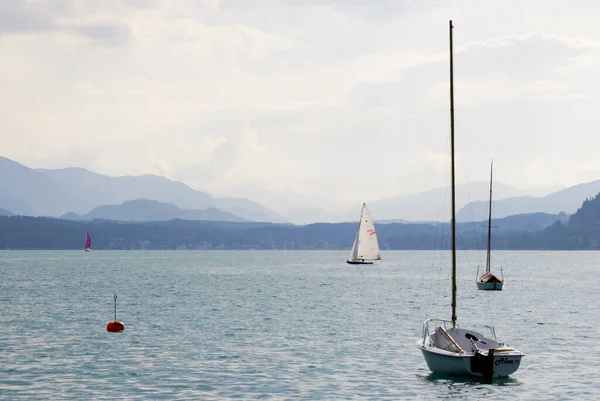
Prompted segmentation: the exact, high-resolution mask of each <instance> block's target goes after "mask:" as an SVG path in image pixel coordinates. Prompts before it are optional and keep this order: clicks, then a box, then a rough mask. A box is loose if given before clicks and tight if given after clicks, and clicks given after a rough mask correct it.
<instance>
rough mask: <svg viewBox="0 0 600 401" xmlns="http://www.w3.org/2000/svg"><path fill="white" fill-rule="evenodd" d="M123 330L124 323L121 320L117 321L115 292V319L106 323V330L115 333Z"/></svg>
mask: <svg viewBox="0 0 600 401" xmlns="http://www.w3.org/2000/svg"><path fill="white" fill-rule="evenodd" d="M123 330H125V325H124V324H123V322H119V321H118V320H117V294H115V320H114V321H113V322H108V324H107V325H106V331H110V332H112V333H115V332H118V331H123Z"/></svg>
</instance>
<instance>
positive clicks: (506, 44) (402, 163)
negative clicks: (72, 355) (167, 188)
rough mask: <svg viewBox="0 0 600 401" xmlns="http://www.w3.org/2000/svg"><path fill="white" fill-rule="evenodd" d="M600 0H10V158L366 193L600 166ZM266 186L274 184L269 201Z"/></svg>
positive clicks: (199, 182) (582, 172) (512, 179)
mask: <svg viewBox="0 0 600 401" xmlns="http://www.w3.org/2000/svg"><path fill="white" fill-rule="evenodd" d="M598 15H600V2H597V1H594V0H587V1H586V0H582V1H568V2H567V1H559V0H547V1H542V0H539V1H534V0H530V1H511V0H503V1H493V2H492V1H481V0H473V1H467V0H465V1H452V2H451V1H442V0H431V1H427V0H418V1H417V0H412V1H409V0H405V1H403V0H375V1H362V0H337V1H336V0H320V1H317V0H305V1H302V0H262V1H261V0H206V1H202V0H200V1H199V0H194V1H191V0H190V1H186V0H164V1H161V0H121V1H119V0H89V1H85V0H56V1H41V0H38V1H33V0H32V1H24V0H22V1H16V0H1V1H0V57H1V60H2V61H1V62H0V87H1V88H2V89H1V90H0V135H1V141H2V147H1V150H0V152H1V155H3V156H6V157H8V158H11V159H13V160H16V161H18V162H21V163H23V164H25V165H27V166H29V167H34V168H37V167H46V168H63V167H69V166H79V167H85V168H88V169H90V170H93V171H95V172H99V173H104V174H109V175H126V174H159V175H165V176H167V177H169V178H171V179H175V180H180V181H183V182H185V183H187V184H189V185H190V186H192V187H194V188H196V189H200V190H205V191H208V192H209V193H212V194H215V195H223V194H233V195H238V196H243V195H247V196H249V197H252V198H257V197H259V198H260V197H263V198H265V197H267V195H265V194H266V193H267V192H264V191H263V192H262V195H260V194H258V195H257V191H258V189H261V191H262V189H264V190H265V191H267V190H268V191H277V192H279V191H287V194H288V196H291V195H294V194H296V193H297V194H298V199H322V200H327V201H329V202H333V203H338V204H344V205H351V204H354V203H356V202H362V201H363V200H366V201H368V200H375V199H380V198H385V197H389V196H393V195H397V194H400V193H405V192H416V191H421V190H426V189H430V188H434V187H438V186H440V185H442V184H444V183H447V180H446V181H444V179H445V178H446V175H447V174H446V172H447V171H448V166H447V165H448V161H447V160H448V151H449V144H448V142H449V105H448V103H449V100H448V20H449V19H453V20H454V25H455V29H454V44H455V49H456V51H455V98H456V135H457V152H458V170H457V175H458V176H459V180H463V181H465V180H466V181H467V182H469V181H484V180H487V179H488V174H489V162H490V160H491V159H492V158H493V159H495V166H496V171H495V177H496V178H497V180H498V181H501V182H503V183H504V184H508V185H512V186H514V187H517V188H522V189H525V188H540V187H546V186H556V185H558V184H560V185H565V186H570V185H574V184H577V183H580V182H586V181H591V180H595V179H600V147H599V145H600V135H599V133H598V128H597V127H598V119H599V118H600V112H598V111H599V110H600V102H599V100H598V99H599V98H598V93H599V89H600V88H599V86H600V81H599V79H598V77H599V72H600V24H599V23H598V21H597V16H598ZM257 200H259V201H263V199H257Z"/></svg>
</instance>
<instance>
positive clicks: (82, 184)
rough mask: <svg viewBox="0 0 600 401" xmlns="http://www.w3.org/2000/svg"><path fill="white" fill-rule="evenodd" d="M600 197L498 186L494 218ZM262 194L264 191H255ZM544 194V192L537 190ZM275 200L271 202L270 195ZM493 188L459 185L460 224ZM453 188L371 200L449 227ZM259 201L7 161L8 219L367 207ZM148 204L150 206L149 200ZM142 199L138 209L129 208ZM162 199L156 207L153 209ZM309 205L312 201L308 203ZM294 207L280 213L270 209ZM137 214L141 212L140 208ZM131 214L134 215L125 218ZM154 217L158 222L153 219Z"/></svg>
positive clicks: (325, 211)
mask: <svg viewBox="0 0 600 401" xmlns="http://www.w3.org/2000/svg"><path fill="white" fill-rule="evenodd" d="M598 192H600V180H597V181H592V182H588V183H582V184H579V185H575V186H572V187H569V188H565V189H561V190H559V191H556V192H553V193H550V194H547V195H545V196H530V195H529V194H528V193H527V192H526V191H523V190H519V189H516V188H513V187H511V186H508V185H504V184H502V183H499V182H496V183H494V202H493V216H494V218H500V217H506V216H511V215H517V214H530V213H538V212H540V213H548V214H559V213H561V212H564V213H567V214H572V213H574V212H575V211H576V210H577V208H578V207H579V206H580V205H581V203H582V202H583V201H584V200H585V199H587V198H589V197H592V196H594V195H595V194H597V193H598ZM248 193H249V194H252V196H253V197H254V195H256V196H258V195H259V194H260V193H261V190H260V188H259V186H258V185H256V186H254V187H253V189H252V188H248ZM537 193H538V194H539V191H538V192H537ZM267 195H269V196H267ZM488 196H489V183H486V182H475V183H471V184H469V185H468V186H467V185H459V186H458V187H457V198H456V201H457V208H458V209H460V210H459V212H458V213H457V221H460V222H468V221H478V220H485V219H486V217H487V213H488V211H487V210H488V209H487V208H488ZM449 197H450V191H449V188H447V187H445V188H436V189H432V190H428V191H423V192H418V193H404V194H400V195H398V196H394V197H390V198H386V199H380V200H369V199H366V201H368V204H369V208H370V209H371V212H372V214H373V217H374V219H375V221H411V222H428V221H429V222H431V221H448V220H449V213H448V212H449V209H450V208H449V204H450V199H449ZM259 199H260V200H261V201H262V202H263V203H264V204H265V205H267V207H265V206H263V204H260V203H258V202H255V201H253V200H250V199H247V198H244V197H231V196H228V197H214V196H212V195H210V194H208V193H206V192H202V191H198V190H195V189H193V188H191V187H189V186H188V185H186V184H184V183H182V182H178V181H172V180H170V179H168V178H165V177H161V176H156V175H141V176H121V177H110V176H107V175H103V174H98V173H95V172H92V171H89V170H86V169H83V168H77V167H69V168H64V169H32V168H29V167H26V166H24V165H22V164H20V163H17V162H15V161H13V160H10V159H7V158H5V157H0V209H4V212H2V213H3V214H5V215H6V214H9V213H12V214H17V215H26V216H53V217H59V216H64V217H65V218H68V219H88V218H94V217H96V218H106V219H115V220H124V221H131V219H133V218H134V217H133V216H136V217H135V219H142V220H136V221H147V219H152V220H154V219H158V218H159V217H160V218H184V219H209V220H213V219H219V220H220V221H240V222H241V221H255V222H270V223H287V222H292V223H295V224H309V223H314V222H332V223H333V222H352V221H356V220H358V217H359V213H360V205H356V207H352V208H350V209H348V210H345V211H343V210H342V211H341V212H332V210H340V207H339V206H338V207H337V208H335V207H334V206H333V205H331V204H327V203H325V202H324V203H323V207H320V206H315V205H314V203H313V202H311V200H310V198H309V197H306V196H303V195H298V197H297V199H295V200H294V193H293V192H290V191H279V192H277V191H271V192H264V193H262V196H260V197H259ZM141 200H145V201H144V202H142V201H141ZM130 201H135V202H134V203H128V202H130ZM151 201H154V202H155V203H152V202H151ZM302 202H307V203H306V204H303V203H302ZM271 205H277V206H278V207H282V208H283V207H284V206H285V207H286V208H287V209H286V210H281V209H277V211H274V210H273V209H271V208H270V207H269V206H271ZM99 207H103V208H101V209H97V208H99ZM135 208H140V209H139V210H137V209H136V211H135V212H134V211H133V209H135ZM125 210H129V213H130V214H129V215H128V213H126V212H124V211H125ZM153 215H154V218H153Z"/></svg>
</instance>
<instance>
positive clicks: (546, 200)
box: [456, 180, 600, 222]
mask: <svg viewBox="0 0 600 401" xmlns="http://www.w3.org/2000/svg"><path fill="white" fill-rule="evenodd" d="M598 192H600V180H596V181H592V182H588V183H583V184H578V185H575V186H572V187H569V188H565V189H562V190H560V191H557V192H554V193H551V194H550V195H546V196H543V197H533V196H519V197H513V198H506V199H501V200H494V201H493V203H492V215H493V216H494V218H502V217H507V216H512V215H516V214H526V213H550V214H558V213H560V212H564V213H567V214H573V213H575V211H577V209H578V208H579V207H580V206H581V204H582V202H583V201H584V200H585V199H587V198H590V197H594V196H595V195H596V194H597V193H598ZM488 207H489V203H488V201H476V202H471V203H469V204H467V205H465V206H464V207H463V208H461V209H460V210H459V212H458V213H457V214H456V220H457V221H463V222H464V221H473V220H475V221H477V220H484V219H485V218H486V217H487V215H488V213H489V212H488Z"/></svg>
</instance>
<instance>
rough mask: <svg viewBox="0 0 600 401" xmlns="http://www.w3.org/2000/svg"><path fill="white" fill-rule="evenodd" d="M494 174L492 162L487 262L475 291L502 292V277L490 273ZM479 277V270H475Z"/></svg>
mask: <svg viewBox="0 0 600 401" xmlns="http://www.w3.org/2000/svg"><path fill="white" fill-rule="evenodd" d="M493 173H494V161H493V160H492V165H491V167H490V207H489V210H490V213H489V215H488V226H487V228H488V232H487V260H486V262H485V273H483V274H482V275H481V277H479V278H478V279H477V280H476V283H477V289H479V290H498V291H501V290H502V286H503V285H504V277H502V278H500V277H498V276H497V275H496V274H494V273H492V272H491V259H492V258H491V253H492V177H493ZM477 275H478V276H479V269H477Z"/></svg>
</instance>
